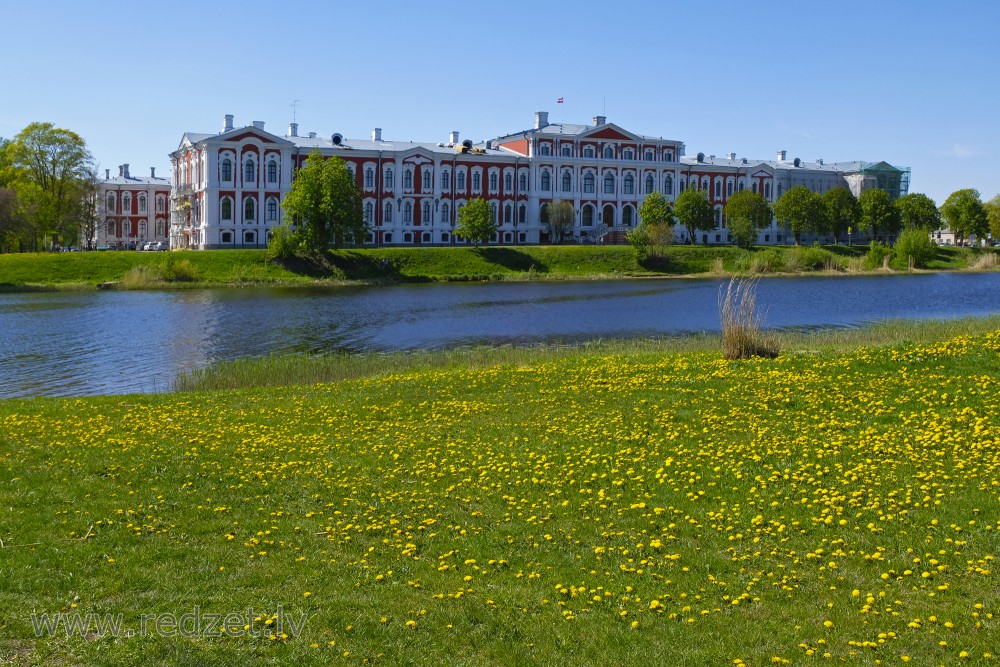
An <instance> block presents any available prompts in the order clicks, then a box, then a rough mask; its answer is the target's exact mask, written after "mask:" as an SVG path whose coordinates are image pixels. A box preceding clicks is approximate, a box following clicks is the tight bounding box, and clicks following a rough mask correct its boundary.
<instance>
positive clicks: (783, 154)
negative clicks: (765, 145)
mask: <svg viewBox="0 0 1000 667" xmlns="http://www.w3.org/2000/svg"><path fill="white" fill-rule="evenodd" d="M786 155H788V151H778V162H781V161H782V160H784V159H785V156H786Z"/></svg>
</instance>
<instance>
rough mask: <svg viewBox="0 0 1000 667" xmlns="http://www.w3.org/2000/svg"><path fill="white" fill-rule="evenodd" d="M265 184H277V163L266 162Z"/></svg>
mask: <svg viewBox="0 0 1000 667" xmlns="http://www.w3.org/2000/svg"><path fill="white" fill-rule="evenodd" d="M267 182H268V183H277V182H278V163H277V162H275V161H274V160H268V161H267Z"/></svg>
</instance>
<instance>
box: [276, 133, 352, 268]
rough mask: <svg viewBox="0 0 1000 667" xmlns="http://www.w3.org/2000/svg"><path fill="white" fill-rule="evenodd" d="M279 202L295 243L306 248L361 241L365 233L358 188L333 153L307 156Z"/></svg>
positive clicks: (341, 162)
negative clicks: (286, 216)
mask: <svg viewBox="0 0 1000 667" xmlns="http://www.w3.org/2000/svg"><path fill="white" fill-rule="evenodd" d="M281 205H282V207H283V208H284V209H285V212H286V213H288V215H289V216H291V218H292V221H293V223H294V225H295V233H294V236H295V239H296V241H297V243H298V245H299V246H300V247H302V248H304V249H307V250H323V249H325V248H327V247H328V246H330V245H331V244H332V245H333V247H335V248H339V247H340V246H341V245H342V244H344V243H360V242H362V241H363V240H364V238H365V235H366V234H367V233H368V224H367V223H366V222H365V220H364V216H363V214H362V212H361V191H360V190H359V189H358V186H357V184H356V183H355V181H354V177H353V176H352V175H351V172H350V171H349V170H348V169H347V165H346V164H345V163H344V161H343V160H342V159H340V158H339V157H336V156H334V157H331V158H330V159H328V160H327V159H324V158H323V156H322V155H321V154H320V152H319V151H318V150H315V151H313V152H312V153H310V154H309V157H308V158H306V161H305V164H304V165H303V166H302V168H301V169H299V171H298V173H297V174H296V175H295V180H293V181H292V188H291V191H289V193H288V196H287V197H285V201H284V202H282V204H281Z"/></svg>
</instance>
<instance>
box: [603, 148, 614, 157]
mask: <svg viewBox="0 0 1000 667" xmlns="http://www.w3.org/2000/svg"><path fill="white" fill-rule="evenodd" d="M614 157H615V149H614V148H612V147H611V146H605V147H604V159H605V160H613V159H614Z"/></svg>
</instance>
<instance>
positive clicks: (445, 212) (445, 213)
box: [441, 202, 451, 222]
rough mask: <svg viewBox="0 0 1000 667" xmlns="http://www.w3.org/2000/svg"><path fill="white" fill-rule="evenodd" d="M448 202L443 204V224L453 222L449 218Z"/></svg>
mask: <svg viewBox="0 0 1000 667" xmlns="http://www.w3.org/2000/svg"><path fill="white" fill-rule="evenodd" d="M448 213H449V210H448V202H445V203H443V204H441V222H451V218H450V217H449V216H448Z"/></svg>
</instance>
